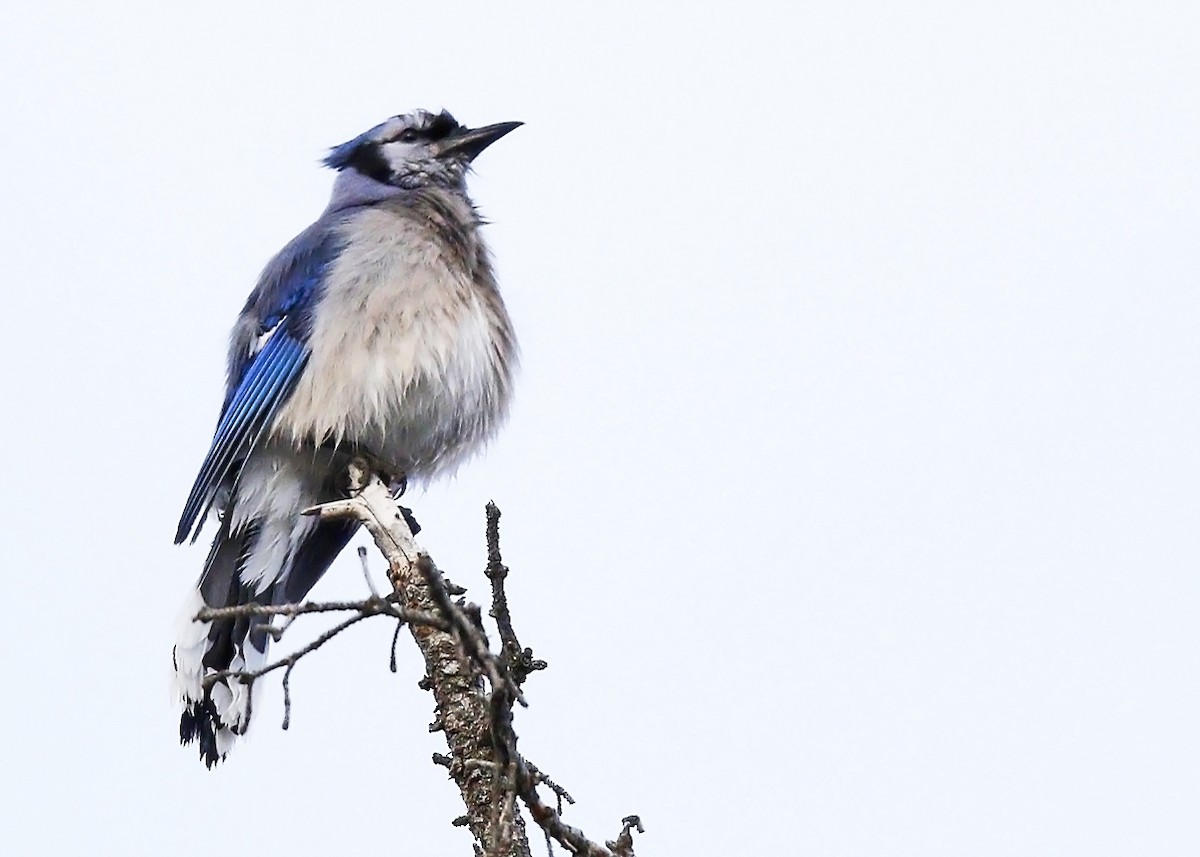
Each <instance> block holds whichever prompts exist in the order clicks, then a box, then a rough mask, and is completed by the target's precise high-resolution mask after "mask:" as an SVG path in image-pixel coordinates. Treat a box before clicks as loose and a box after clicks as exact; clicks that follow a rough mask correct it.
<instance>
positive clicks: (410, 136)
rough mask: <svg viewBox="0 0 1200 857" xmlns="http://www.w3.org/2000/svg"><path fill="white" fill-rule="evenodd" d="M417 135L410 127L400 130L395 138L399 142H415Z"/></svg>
mask: <svg viewBox="0 0 1200 857" xmlns="http://www.w3.org/2000/svg"><path fill="white" fill-rule="evenodd" d="M417 136H418V135H417V132H416V131H414V130H413V129H412V128H406V129H404V130H403V131H401V132H400V136H399V137H397V138H396V139H397V140H399V141H400V142H401V143H414V142H416V139H417Z"/></svg>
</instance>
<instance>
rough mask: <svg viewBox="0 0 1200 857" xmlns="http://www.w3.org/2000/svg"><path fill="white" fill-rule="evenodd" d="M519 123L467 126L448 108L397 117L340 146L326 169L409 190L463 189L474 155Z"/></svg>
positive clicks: (415, 111) (327, 162)
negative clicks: (451, 113) (429, 188)
mask: <svg viewBox="0 0 1200 857" xmlns="http://www.w3.org/2000/svg"><path fill="white" fill-rule="evenodd" d="M520 126H521V123H520V122H500V123H498V124H496V125H487V126H484V127H483V128H467V127H465V126H463V125H460V124H458V122H457V120H455V118H454V117H453V116H451V115H450V114H449V113H447V112H446V111H445V110H443V111H442V112H441V113H431V112H430V111H428V110H414V111H413V112H412V113H405V114H403V115H401V116H393V117H392V118H391V119H388V120H387V121H386V122H382V123H380V124H379V125H376V126H375V127H374V128H372V129H371V130H370V131H367V132H366V133H363V134H359V135H358V136H357V137H355V138H354V139H353V140H350V141H348V142H346V143H343V144H342V145H340V146H337V147H335V148H334V149H332V150H331V151H330V152H329V155H328V156H327V157H326V158H325V165H326V166H328V167H332V168H333V169H335V170H338V171H341V170H347V169H350V170H355V171H356V172H358V173H361V174H362V175H364V176H367V177H368V178H370V179H373V180H374V181H377V182H381V183H383V184H389V185H394V186H396V187H402V188H407V189H415V188H419V187H427V186H430V185H440V186H442V187H461V186H462V185H463V180H464V178H465V177H466V173H467V168H468V167H469V166H470V164H471V161H473V160H474V159H475V157H476V156H477V155H478V154H479V153H480V152H482V151H483V150H484V149H486V148H487V147H488V146H490V145H491V144H492V143H494V142H496V141H497V140H499V139H500V138H501V137H503V136H504V135H505V134H507V133H508V132H509V131H512V130H514V129H516V128H519V127H520Z"/></svg>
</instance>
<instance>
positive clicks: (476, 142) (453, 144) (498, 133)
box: [432, 122, 525, 161]
mask: <svg viewBox="0 0 1200 857" xmlns="http://www.w3.org/2000/svg"><path fill="white" fill-rule="evenodd" d="M524 124H525V123H524V122H498V123H496V124H495V125H487V126H485V127H483V128H474V129H472V128H461V129H459V130H458V131H455V132H454V133H453V134H451V135H450V136H449V137H446V138H444V139H442V140H438V141H437V142H436V143H434V144H433V146H432V149H433V154H434V155H435V156H436V157H439V158H441V157H444V156H445V155H458V156H460V157H464V158H466V160H468V161H473V160H475V158H476V157H478V155H479V153H480V152H482V151H483V150H484V149H486V148H487V147H488V146H490V145H492V143H495V142H496V141H497V140H499V139H500V138H501V137H503V136H504V135H505V134H507V133H508V132H509V131H515V130H517V129H518V128H520V127H521V126H522V125H524Z"/></svg>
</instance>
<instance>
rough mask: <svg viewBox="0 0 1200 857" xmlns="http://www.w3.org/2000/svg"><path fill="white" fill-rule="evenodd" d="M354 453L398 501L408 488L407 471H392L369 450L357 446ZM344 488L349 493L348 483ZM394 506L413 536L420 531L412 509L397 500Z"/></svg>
mask: <svg viewBox="0 0 1200 857" xmlns="http://www.w3.org/2000/svg"><path fill="white" fill-rule="evenodd" d="M354 454H355V455H357V456H358V457H360V458H362V459H363V460H364V461H365V462H366V464H367V467H368V469H370V471H371V472H372V473H374V474H376V475H377V476H379V478H380V479H381V480H382V481H383V482H385V483H387V486H388V491H389V492H391V495H392V499H393V500H396V501H399V499H400V498H401V497H403V496H404V492H405V491H407V490H408V474H407V473H405V472H403V471H400V472H399V473H396V472H394V471H393V470H392V469H391V466H390V465H388V464H385V463H384V462H383V461H382V460H381V459H380V458H379V457H378V456H376V455H373V454H372V453H371V452H370V451H369V450H366V449H362V448H357V449H355V450H354ZM346 489H347V493H350V490H349V489H350V486H349V485H347V486H346ZM396 506H397V508H399V509H400V514H401V515H403V516H404V523H406V524H408V528H409V530H411V531H412V534H413V535H414V536H415V535H416V534H417V533H419V532H421V525H420V524H418V523H417V519H416V518H414V517H413V513H412V509H410V508H408V507H407V506H401V505H400V503H399V502H397V503H396Z"/></svg>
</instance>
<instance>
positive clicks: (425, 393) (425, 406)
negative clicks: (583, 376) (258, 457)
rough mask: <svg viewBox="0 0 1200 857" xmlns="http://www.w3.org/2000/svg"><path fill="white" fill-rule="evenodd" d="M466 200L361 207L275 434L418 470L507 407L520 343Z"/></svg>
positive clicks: (467, 442) (484, 429) (482, 429)
mask: <svg viewBox="0 0 1200 857" xmlns="http://www.w3.org/2000/svg"><path fill="white" fill-rule="evenodd" d="M477 225H478V224H477V219H476V217H475V214H474V211H473V210H472V209H471V206H470V203H469V202H467V201H466V200H465V199H458V198H455V197H450V196H448V195H447V196H445V198H429V197H427V196H420V197H416V198H414V199H408V200H393V201H390V202H387V203H384V204H381V205H377V206H373V207H370V208H367V209H364V210H362V211H360V212H357V213H356V214H354V215H353V216H352V217H351V218H350V219H349V220H348V221H347V222H346V223H345V225H344V226H342V227H341V228H342V230H343V234H342V238H343V239H344V240H345V242H346V244H345V249H344V250H343V252H342V253H341V254H340V255H339V257H338V258H337V260H336V261H335V262H334V263H333V265H332V266H331V268H330V271H329V274H328V276H327V278H326V283H325V288H324V293H323V296H322V298H321V300H320V304H319V306H318V309H317V311H316V313H315V315H314V324H313V329H312V336H311V338H310V340H309V347H310V350H311V356H310V358H309V361H308V365H307V366H306V367H305V370H304V373H303V374H302V375H301V377H300V379H299V382H298V384H297V386H296V389H295V391H294V392H293V394H292V396H291V397H290V398H289V400H288V402H287V404H286V405H285V406H284V407H283V409H282V410H281V411H280V413H279V415H278V417H277V419H276V422H275V425H274V428H273V436H274V438H275V439H277V440H279V441H285V442H288V443H290V444H293V445H296V446H304V445H307V444H313V443H315V444H322V443H330V442H333V443H337V444H339V445H341V444H355V445H359V446H361V447H363V448H364V449H365V450H367V451H368V452H370V453H372V454H374V455H376V456H378V457H380V458H381V459H382V460H383V461H384V462H386V463H388V464H390V465H391V466H393V467H394V468H396V469H397V471H403V472H405V473H407V474H408V476H409V477H410V478H416V479H419V480H421V479H426V478H429V477H431V476H433V475H435V474H437V473H439V472H441V471H445V470H449V469H453V468H454V467H455V466H457V465H458V464H459V463H460V462H461V461H462V460H463V459H464V458H465V457H466V456H468V455H470V454H471V453H472V452H474V451H475V450H476V449H477V448H479V447H480V446H481V445H482V444H483V443H485V442H486V441H487V440H488V439H489V438H490V437H491V435H492V434H493V433H494V432H495V430H496V429H497V428H498V426H499V423H500V422H501V421H502V419H503V417H504V416H505V414H506V412H507V408H508V400H509V394H510V387H511V378H512V372H513V369H514V364H515V362H516V345H515V340H514V338H513V333H512V327H511V325H510V322H509V319H508V314H507V312H506V311H505V309H504V304H503V302H502V301H501V299H500V295H499V292H498V290H497V288H496V283H495V280H494V278H493V275H492V271H491V265H490V263H489V260H488V253H487V249H486V248H485V247H484V246H483V243H482V240H481V238H480V236H479V234H478V229H477Z"/></svg>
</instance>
